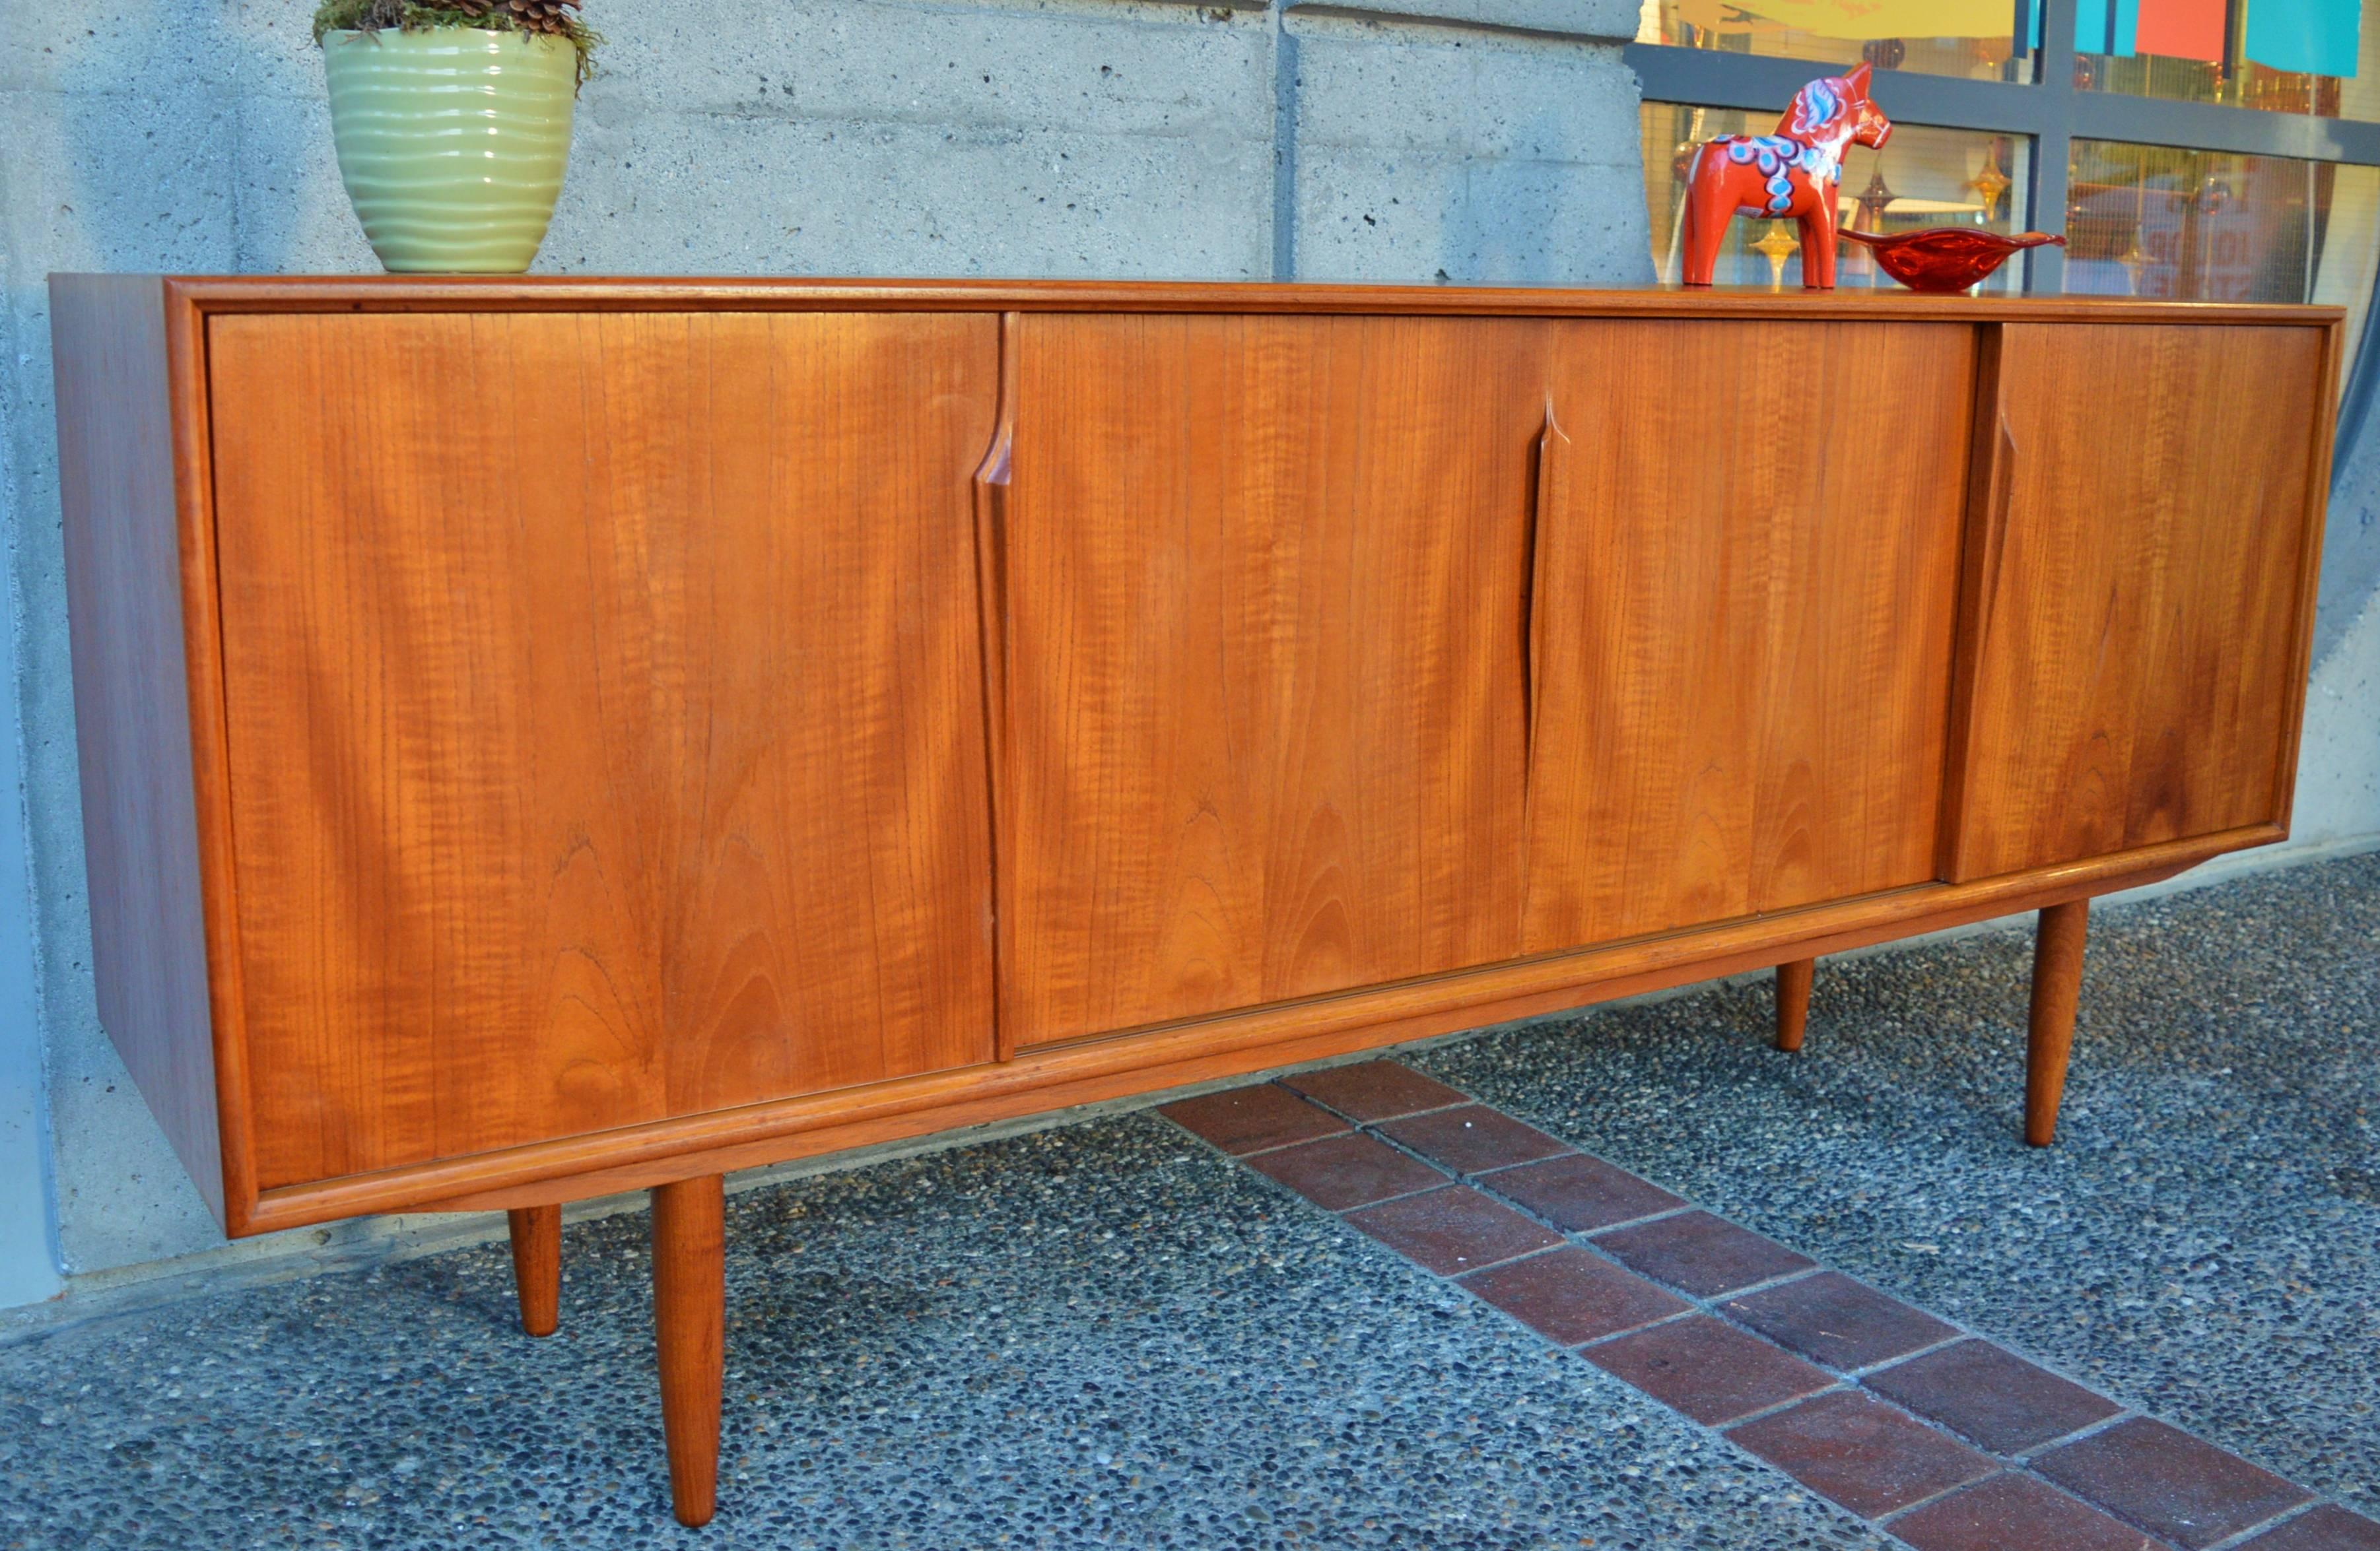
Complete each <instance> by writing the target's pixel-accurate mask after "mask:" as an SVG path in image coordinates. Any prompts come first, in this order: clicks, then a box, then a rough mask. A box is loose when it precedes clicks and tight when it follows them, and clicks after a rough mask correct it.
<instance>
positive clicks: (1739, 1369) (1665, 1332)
mask: <svg viewBox="0 0 2380 1551" xmlns="http://www.w3.org/2000/svg"><path fill="white" fill-rule="evenodd" d="M1585 1355H1586V1360H1587V1361H1588V1362H1590V1363H1594V1364H1595V1365H1596V1366H1597V1367H1598V1368H1601V1369H1602V1370H1603V1371H1604V1372H1605V1373H1607V1374H1610V1375H1613V1376H1614V1377H1616V1378H1623V1379H1626V1380H1627V1381H1628V1382H1629V1383H1631V1384H1633V1385H1634V1386H1635V1387H1637V1388H1639V1389H1642V1390H1643V1391H1644V1392H1645V1394H1647V1395H1650V1396H1652V1397H1653V1399H1655V1400H1658V1401H1660V1402H1661V1403H1662V1404H1663V1405H1665V1406H1668V1407H1669V1408H1670V1410H1671V1411H1674V1412H1682V1413H1683V1414H1685V1415H1687V1416H1690V1417H1692V1418H1694V1420H1695V1421H1696V1422H1700V1423H1702V1424H1705V1425H1706V1426H1711V1427H1723V1426H1725V1425H1727V1424H1729V1423H1730V1422H1738V1421H1741V1420H1743V1418H1744V1417H1747V1416H1750V1415H1752V1414H1754V1413H1755V1412H1764V1411H1770V1410H1773V1409H1775V1408H1776V1407H1778V1406H1781V1405H1783V1404H1785V1402H1787V1401H1788V1400H1800V1399H1802V1398H1803V1396H1805V1395H1815V1394H1816V1393H1817V1392H1818V1391H1819V1390H1821V1389H1827V1388H1831V1387H1833V1386H1834V1383H1835V1375H1832V1374H1830V1373H1828V1372H1827V1371H1826V1370H1825V1369H1824V1368H1816V1367H1813V1366H1811V1365H1810V1364H1809V1363H1804V1362H1803V1361H1802V1360H1801V1359H1800V1358H1798V1357H1796V1356H1794V1355H1793V1354H1792V1353H1791V1352H1790V1351H1779V1350H1778V1349H1777V1348H1775V1347H1773V1346H1770V1345H1769V1344H1768V1343H1767V1341H1764V1340H1762V1339H1760V1338H1759V1337H1757V1336H1747V1335H1745V1334H1744V1333H1743V1331H1741V1330H1739V1329H1737V1328H1736V1327H1734V1326H1732V1325H1729V1324H1727V1323H1725V1322H1724V1321H1722V1320H1717V1319H1713V1318H1711V1317H1710V1316H1709V1315H1694V1317H1693V1318H1692V1319H1680V1320H1672V1321H1671V1322H1670V1323H1669V1324H1667V1325H1659V1326H1656V1327H1653V1328H1652V1329H1650V1330H1639V1331H1637V1332H1636V1333H1635V1334H1634V1335H1633V1336H1622V1337H1621V1338H1620V1339H1618V1340H1616V1341H1603V1342H1600V1343H1598V1344H1597V1345H1595V1346H1591V1347H1589V1348H1587V1350H1586V1353H1585Z"/></svg>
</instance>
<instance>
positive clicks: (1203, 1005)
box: [1001, 314, 1545, 1047]
mask: <svg viewBox="0 0 2380 1551" xmlns="http://www.w3.org/2000/svg"><path fill="white" fill-rule="evenodd" d="M1544 349H1545V332H1544V328H1543V326H1542V325H1540V324H1536V323H1534V322H1532V321H1525V320H1517V319H1513V320H1488V321H1483V320H1453V319H1411V318H1301V317H1280V316H1254V317H1250V316H1224V317H1198V316H1183V315H1169V314H1153V315H1152V314H1133V315H1123V316H1085V315H1076V314H1068V315H1039V314H1036V315H1031V316H1028V317H1026V318H1024V319H1023V320H1022V321H1021V323H1020V328H1019V333H1018V336H1017V338H1016V341H1015V351H1016V359H1017V370H1018V376H1019V381H1018V390H1017V397H1018V403H1019V405H1020V408H1019V411H1018V415H1017V419H1016V427H1015V437H1014V454H1013V456H1014V483H1013V486H1012V489H1011V492H1010V496H1009V506H1008V513H1009V515H1008V521H1007V528H1006V546H1007V549H1006V555H1005V558H1004V561H1003V571H1004V574H1005V576H1006V583H1005V586H1006V594H1005V602H1006V605H1007V609H1008V615H1007V622H1006V638H1007V648H1006V679H1005V683H1006V703H1005V705H1004V707H1002V716H1003V721H1004V723H1005V726H1006V733H1005V734H1004V739H1005V748H1006V757H1005V760H1004V764H1005V769H1006V779H1005V782H1004V783H1003V786H1002V793H1003V801H1004V802H1005V804H1006V806H1007V807H1008V810H1009V813H1010V817H1009V818H1008V819H1007V820H1006V822H1005V824H1004V826H1003V832H1002V837H1001V851H1002V857H1003V866H1002V871H1001V910H1002V917H1003V919H1004V920H1006V921H1007V922H1009V923H1010V925H1009V928H1008V936H1007V939H1008V941H1009V943H1010V944H1011V947H1010V951H1009V956H1008V959H1007V962H1006V963H1005V964H1004V966H1003V968H1004V974H1003V985H1002V993H1003V1006H1004V1008H1005V1009H1006V1010H1007V1012H1008V1014H1009V1016H1010V1017H1011V1018H1012V1019H1013V1020H1014V1024H1015V1027H1016V1030H1017V1042H1018V1044H1019V1046H1020V1047H1022V1046H1030V1045H1035V1044H1046V1043H1049V1042H1050V1041H1052V1040H1059V1039H1072V1038H1081V1037H1083V1036H1088V1035H1093V1034H1099V1033H1101V1032H1105V1031H1108V1030H1113V1029H1119V1028H1131V1027H1135V1026H1138V1025H1142V1024H1153V1023H1163V1022H1170V1021H1173V1020H1178V1019H1183V1018H1189V1017H1196V1016H1200V1015H1203V1014H1207V1013H1211V1012H1221V1011H1225V1010H1229V1009H1233V1008H1245V1007H1254V1006H1258V1005H1261V1004H1264V1003H1268V1002H1279V1001H1286V1000H1293V999H1297V998H1301V997H1307V996H1313V995H1316V994H1318V993H1323V992H1330V991H1337V990H1344V989H1347V988H1353V987H1358V986H1366V985H1374V984H1378V983H1380V982H1383V981H1390V980H1401V979H1405V978H1408V977H1410V976H1413V975H1424V974H1430V973H1434V972H1439V971H1444V970H1450V969H1459V968H1463V967H1466V966H1469V965H1472V964H1478V963H1490V962H1493V961H1496V960H1500V959H1509V958H1512V957H1513V956H1515V955H1516V954H1517V953H1518V952H1519V951H1520V947H1521V945H1520V935H1519V924H1520V883H1521V869H1520V866H1519V858H1520V845H1521V836H1522V825H1523V811H1524V727H1523V703H1522V702H1523V681H1522V672H1521V660H1520V656H1519V641H1520V636H1521V629H1522V608H1523V592H1524V586H1525V583H1526V570H1527V554H1526V549H1525V545H1526V539H1527V530H1528V501H1529V464H1528V461H1527V457H1526V453H1527V449H1528V446H1529V443H1530V442H1531V439H1532V438H1533V437H1534V436H1535V434H1536V424H1537V419H1538V418H1539V416H1540V414H1541V409H1540V407H1539V406H1540V404H1541V401H1542V386H1541V384H1542V382H1543V368H1544V360H1543V357H1544Z"/></svg>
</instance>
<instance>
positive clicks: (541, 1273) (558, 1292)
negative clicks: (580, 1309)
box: [504, 1206, 562, 1336]
mask: <svg viewBox="0 0 2380 1551" xmlns="http://www.w3.org/2000/svg"><path fill="white" fill-rule="evenodd" d="M504 1216H505V1217H506V1218H508V1219H510V1221H511V1224H512V1230H513V1287H514V1289H515V1290H516V1291H518V1292H519V1294H520V1311H521V1328H522V1329H524V1330H526V1331H528V1333H529V1334H530V1335H532V1336H551V1335H553V1331H554V1327H556V1326H558V1325H560V1324H561V1323H562V1208H561V1207H560V1206H516V1207H515V1208H514V1209H513V1210H511V1211H509V1212H507V1213H505V1214H504Z"/></svg>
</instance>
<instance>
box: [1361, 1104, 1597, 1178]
mask: <svg viewBox="0 0 2380 1551" xmlns="http://www.w3.org/2000/svg"><path fill="white" fill-rule="evenodd" d="M1379 1130H1380V1134H1381V1135H1383V1136H1385V1137H1387V1138H1388V1139H1389V1140H1390V1141H1391V1142H1394V1143H1396V1144H1397V1145H1399V1146H1403V1147H1411V1148H1412V1149H1413V1150H1414V1151H1415V1152H1417V1153H1419V1154H1421V1156H1422V1157H1426V1158H1428V1159H1430V1160H1432V1161H1433V1162H1437V1163H1442V1164H1444V1165H1446V1167H1447V1168H1449V1169H1453V1170H1454V1171H1455V1172H1456V1173H1458V1174H1484V1173H1486V1172H1487V1171H1488V1170H1489V1169H1509V1168H1511V1167H1512V1165H1513V1164H1516V1163H1529V1162H1533V1161H1535V1160H1536V1159H1537V1158H1541V1157H1553V1156H1555V1155H1556V1154H1558V1153H1566V1152H1568V1151H1570V1150H1571V1149H1570V1144H1569V1143H1567V1142H1557V1141H1555V1140H1554V1139H1553V1138H1552V1137H1550V1136H1548V1135H1547V1134H1546V1133H1544V1132H1542V1131H1539V1130H1538V1129H1537V1128H1536V1127H1535V1126H1530V1125H1523V1124H1522V1123H1521V1122H1520V1121H1516V1120H1514V1119H1513V1118H1512V1116H1510V1115H1507V1114H1504V1113H1502V1112H1501V1111H1499V1110H1495V1109H1488V1107H1487V1106H1486V1105H1483V1104H1466V1105H1464V1106H1463V1107H1462V1108H1461V1109H1437V1110H1433V1111H1431V1112H1430V1113H1429V1114H1427V1115H1415V1116H1414V1117H1412V1118H1411V1119H1410V1120H1402V1121H1389V1122H1388V1123H1387V1124H1385V1125H1383V1126H1381V1127H1380V1128H1379Z"/></svg>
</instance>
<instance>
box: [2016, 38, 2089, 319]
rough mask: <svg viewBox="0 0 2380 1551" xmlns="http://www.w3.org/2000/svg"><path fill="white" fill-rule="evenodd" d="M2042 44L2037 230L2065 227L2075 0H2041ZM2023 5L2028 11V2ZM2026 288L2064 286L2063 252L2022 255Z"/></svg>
mask: <svg viewBox="0 0 2380 1551" xmlns="http://www.w3.org/2000/svg"><path fill="white" fill-rule="evenodd" d="M2040 4H2041V47H2040V50H2039V51H2038V52H2037V53H2036V54H2035V55H2034V72H2035V75H2034V87H2033V90H2034V91H2038V92H2040V93H2041V109H2042V112H2041V118H2040V127H2039V129H2038V130H2037V131H2036V132H2035V133H2034V139H2033V188H2032V191H2031V202H2030V204H2029V205H2028V207H2027V210H2026V223H2027V224H2029V225H2031V226H2032V227H2033V229H2034V230H2035V231H2037V232H2062V231H2064V230H2065V229H2066V205H2067V176H2068V173H2069V170H2070V167H2071V165H2072V163H2073V141H2074V135H2073V125H2074V11H2075V6H2076V5H2077V0H2040ZM2027 9H2030V7H2029V6H2028V7H2027ZM2025 261H2026V263H2027V264H2028V265H2029V266H2030V267H2029V268H2028V269H2027V270H2026V271H2025V282H2026V286H2027V288H2028V289H2031V290H2034V291H2040V292H2050V293H2055V292H2058V291H2063V290H2064V289H2065V288H2066V250H2065V249H2064V248H2057V247H2043V248H2034V249H2033V250H2032V251H2031V252H2030V253H2028V254H2026V255H2025Z"/></svg>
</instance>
